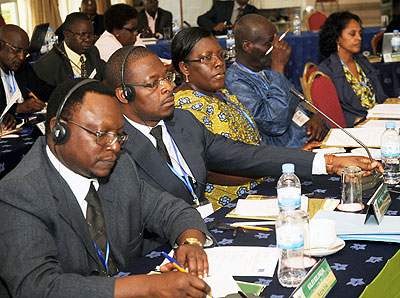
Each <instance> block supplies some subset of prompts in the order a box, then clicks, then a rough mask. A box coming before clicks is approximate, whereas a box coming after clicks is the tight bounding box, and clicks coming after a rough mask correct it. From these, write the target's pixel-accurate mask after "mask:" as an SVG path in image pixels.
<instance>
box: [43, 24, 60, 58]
mask: <svg viewBox="0 0 400 298" xmlns="http://www.w3.org/2000/svg"><path fill="white" fill-rule="evenodd" d="M57 39H58V38H57V35H56V34H55V33H54V30H53V29H51V28H48V29H47V32H46V35H45V37H44V41H45V43H46V47H47V52H49V51H50V50H51V49H52V48H53V45H54V44H55V43H56V42H57Z"/></svg>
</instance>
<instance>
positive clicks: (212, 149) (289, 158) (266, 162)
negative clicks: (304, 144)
mask: <svg viewBox="0 0 400 298" xmlns="http://www.w3.org/2000/svg"><path fill="white" fill-rule="evenodd" d="M165 124H166V126H167V127H168V130H169V132H170V134H171V136H172V138H173V139H174V142H175V143H176V145H177V147H178V148H179V151H180V152H181V154H182V156H183V158H184V159H185V161H186V163H187V164H188V166H189V168H190V170H191V172H192V174H193V176H194V178H195V179H196V181H197V187H196V189H195V192H196V194H197V196H198V197H199V198H203V199H205V198H204V188H205V183H206V180H207V169H208V170H214V171H218V172H222V173H230V174H236V175H251V176H255V177H264V176H267V175H274V176H279V175H281V174H282V170H281V166H282V164H283V163H286V162H292V163H294V164H295V165H296V175H299V176H302V177H311V169H312V161H313V158H314V153H312V152H308V151H303V150H300V149H289V148H281V147H275V146H253V145H247V144H244V143H241V142H235V141H232V140H231V139H227V138H225V137H223V136H221V135H216V134H213V133H212V132H210V131H209V130H208V129H207V128H206V127H205V126H204V125H203V123H201V122H200V121H198V120H197V119H196V118H195V117H194V116H193V114H192V113H190V112H188V111H186V110H182V109H176V110H175V113H174V117H173V118H172V119H171V120H166V121H165ZM124 130H125V131H126V132H127V133H128V134H130V135H132V137H131V140H130V141H129V142H128V144H126V145H125V149H124V150H125V151H127V152H128V153H129V154H130V155H131V156H132V158H133V159H134V160H135V162H136V163H137V165H138V171H139V175H140V176H141V177H142V178H143V179H144V180H146V181H147V182H149V183H150V184H152V185H153V186H156V187H158V188H160V189H161V190H165V191H167V192H169V193H171V194H173V195H174V196H177V197H180V198H183V199H184V200H185V201H186V202H188V203H190V204H193V197H192V195H191V194H190V193H189V191H188V190H187V188H186V186H185V185H184V184H183V183H182V182H181V181H180V180H179V179H178V178H177V177H176V176H175V175H174V174H173V173H172V171H171V170H170V169H169V167H168V166H167V165H166V163H165V161H164V160H163V159H162V158H161V155H160V154H159V153H158V151H157V149H156V148H155V147H154V146H153V144H152V143H151V142H150V140H149V139H148V138H147V137H146V136H144V135H143V134H142V133H141V132H139V131H138V130H137V129H136V128H134V127H133V126H131V125H130V124H129V123H128V122H125V127H124Z"/></svg>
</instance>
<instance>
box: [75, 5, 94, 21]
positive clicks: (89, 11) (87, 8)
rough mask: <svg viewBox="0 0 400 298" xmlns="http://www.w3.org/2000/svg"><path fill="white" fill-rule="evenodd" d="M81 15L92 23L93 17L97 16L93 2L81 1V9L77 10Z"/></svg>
mask: <svg viewBox="0 0 400 298" xmlns="http://www.w3.org/2000/svg"><path fill="white" fill-rule="evenodd" d="M79 11H80V12H81V13H84V14H85V15H87V16H88V17H89V19H90V20H91V21H93V19H94V17H95V16H96V15H97V5H96V1H95V0H82V2H81V7H80V8H79Z"/></svg>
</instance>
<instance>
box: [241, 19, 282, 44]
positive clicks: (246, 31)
mask: <svg viewBox="0 0 400 298" xmlns="http://www.w3.org/2000/svg"><path fill="white" fill-rule="evenodd" d="M234 31H235V43H236V47H237V50H239V51H240V50H243V48H242V43H243V41H244V40H248V41H253V42H256V41H259V40H260V39H264V38H265V34H267V35H268V36H271V40H272V39H273V37H274V34H275V33H276V27H275V25H273V24H272V23H271V22H270V21H268V20H267V19H266V18H265V17H263V16H261V15H258V14H247V15H244V16H243V17H241V18H240V19H239V21H238V22H237V23H236V25H235V29H234Z"/></svg>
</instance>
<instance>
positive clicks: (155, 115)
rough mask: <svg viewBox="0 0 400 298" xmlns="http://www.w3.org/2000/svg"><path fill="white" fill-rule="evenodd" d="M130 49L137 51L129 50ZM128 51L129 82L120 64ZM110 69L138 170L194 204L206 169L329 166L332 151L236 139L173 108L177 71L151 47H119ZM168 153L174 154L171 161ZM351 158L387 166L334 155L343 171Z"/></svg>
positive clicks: (257, 172) (263, 172) (302, 171)
mask: <svg viewBox="0 0 400 298" xmlns="http://www.w3.org/2000/svg"><path fill="white" fill-rule="evenodd" d="M128 51H132V52H130V53H129V54H128ZM127 54H128V58H127V59H126V65H125V72H124V80H125V81H124V83H125V84H124V85H125V88H124V86H123V83H122V82H121V68H122V63H123V60H124V58H125V56H126V55H127ZM106 73H107V77H106V81H107V84H109V85H110V86H111V87H113V88H114V89H115V90H116V95H117V98H118V99H119V100H120V102H121V107H122V112H123V114H124V117H125V126H124V129H125V131H126V132H128V133H129V134H131V135H132V140H131V141H129V142H128V143H127V145H126V147H125V149H124V150H125V151H126V152H127V153H129V154H130V156H131V157H132V158H133V159H134V160H135V162H136V163H137V165H138V171H139V175H140V176H141V177H142V178H144V180H146V181H147V182H149V183H150V184H152V185H153V186H156V187H158V188H160V189H162V190H165V191H168V192H170V193H171V194H173V195H175V196H177V197H180V198H182V199H184V200H185V201H186V202H188V203H190V204H194V203H196V199H198V200H199V201H204V200H205V198H204V190H205V183H206V181H207V170H210V171H214V172H218V173H222V174H228V175H236V176H244V177H252V178H253V179H254V177H263V176H267V175H274V176H278V175H280V174H281V173H282V172H281V165H282V164H283V163H287V162H291V163H294V164H295V165H296V174H298V175H299V176H302V177H311V174H312V173H315V174H316V173H323V172H324V171H325V169H326V165H325V160H327V157H324V156H323V155H322V156H321V155H319V156H318V158H317V157H316V155H315V153H312V152H308V151H303V150H300V149H289V148H282V147H275V146H252V145H247V144H243V143H241V142H235V141H232V140H231V139H228V138H225V137H223V136H221V135H216V134H213V133H212V132H210V131H209V130H208V129H207V128H206V127H205V126H204V125H203V124H202V123H201V122H199V121H198V120H197V119H196V118H195V117H194V116H193V115H192V114H191V113H190V112H188V111H185V110H181V109H176V110H175V111H174V98H173V93H172V89H173V88H172V85H171V83H172V81H173V80H172V79H173V76H171V74H168V72H167V69H166V68H165V66H164V65H163V64H162V63H161V61H160V59H159V58H158V57H157V56H156V54H154V53H153V52H151V51H150V50H148V49H146V48H142V47H134V48H132V47H125V48H122V49H119V50H118V51H117V52H115V53H114V54H113V55H112V56H111V57H110V59H109V60H108V62H107V66H106ZM127 87H129V88H134V92H135V94H136V95H135V96H129V92H126V89H127ZM124 89H125V92H124ZM132 93H133V91H132ZM157 126H160V127H161V138H162V140H163V143H164V148H162V146H160V142H159V141H158V140H157V135H155V133H154V132H153V130H154V129H156V127H157ZM156 148H157V149H156ZM166 155H168V156H169V158H170V160H169V161H167V162H166V159H168V158H167V157H166ZM315 163H321V165H320V166H322V171H321V172H316V171H315V170H314V164H315ZM349 164H356V165H359V166H360V167H362V168H363V169H365V170H367V169H368V170H370V169H372V168H373V167H377V166H379V170H381V171H382V170H383V169H382V167H381V165H380V164H379V163H376V162H374V164H371V163H370V161H369V159H368V158H362V157H354V158H353V157H351V158H343V157H334V158H333V168H332V169H333V170H334V171H335V173H338V174H340V170H341V168H342V166H345V165H349ZM328 167H329V165H328ZM325 173H326V172H325ZM186 177H188V178H189V179H186ZM187 180H189V181H187ZM185 181H186V182H185ZM215 182H219V181H215ZM191 187H192V189H191Z"/></svg>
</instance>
